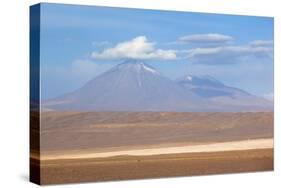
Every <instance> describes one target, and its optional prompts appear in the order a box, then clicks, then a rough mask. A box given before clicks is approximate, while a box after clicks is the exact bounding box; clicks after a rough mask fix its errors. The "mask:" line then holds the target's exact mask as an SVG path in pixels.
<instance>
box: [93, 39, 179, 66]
mask: <svg viewBox="0 0 281 188" xmlns="http://www.w3.org/2000/svg"><path fill="white" fill-rule="evenodd" d="M92 58H94V59H108V60H110V59H126V58H132V59H162V60H173V59H176V58H177V56H176V51H175V50H163V49H156V48H155V43H153V42H150V41H148V40H147V38H146V37H145V36H138V37H136V38H134V39H132V40H130V41H125V42H121V43H118V44H117V45H115V46H114V47H112V48H107V49H104V50H103V51H102V52H93V53H92Z"/></svg>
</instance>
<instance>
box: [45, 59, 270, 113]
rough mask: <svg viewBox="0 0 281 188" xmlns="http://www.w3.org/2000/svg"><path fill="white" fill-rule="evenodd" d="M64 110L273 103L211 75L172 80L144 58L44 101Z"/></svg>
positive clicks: (254, 107)
mask: <svg viewBox="0 0 281 188" xmlns="http://www.w3.org/2000/svg"><path fill="white" fill-rule="evenodd" d="M43 108H46V109H53V110H63V111H191V112H199V111H203V112H204V111H206V112H212V111H233V112H235V111H270V110H272V104H271V103H270V102H269V101H267V100H265V99H263V98H260V97H256V96H254V95H251V94H249V93H247V92H245V91H243V90H240V89H237V88H233V87H229V86H226V85H224V84H223V83H221V82H220V81H218V80H216V79H215V78H212V77H210V76H201V77H199V76H193V75H187V76H184V77H182V78H179V79H177V80H171V79H169V78H167V77H165V76H164V75H162V74H161V73H160V72H159V71H157V70H156V69H154V68H153V67H151V66H149V65H147V64H146V63H144V62H142V61H136V60H127V61H125V62H124V63H121V64H119V65H116V66H115V67H113V68H111V69H110V70H108V71H106V72H105V73H103V74H101V75H99V76H97V77H95V78H93V79H92V80H90V81H89V82H87V83H86V84H85V85H84V86H82V87H81V88H79V89H77V90H75V91H73V92H71V93H67V94H65V95H62V96H60V97H57V98H55V99H51V100H47V101H45V102H43Z"/></svg>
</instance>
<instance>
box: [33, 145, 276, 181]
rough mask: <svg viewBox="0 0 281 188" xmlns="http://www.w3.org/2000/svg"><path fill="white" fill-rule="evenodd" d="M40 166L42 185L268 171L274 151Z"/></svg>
mask: <svg viewBox="0 0 281 188" xmlns="http://www.w3.org/2000/svg"><path fill="white" fill-rule="evenodd" d="M34 162H36V161H34ZM41 165H42V166H41V167H42V168H41V174H42V179H41V184H59V183H72V182H87V181H109V180H124V179H138V178H157V177H173V176H186V175H204V174H217V173H236V172H250V171H267V170H272V169H273V149H260V150H245V151H227V152H211V153H193V154H171V155H154V156H116V157H108V158H96V159H82V160H80V159H72V160H46V161H42V163H41Z"/></svg>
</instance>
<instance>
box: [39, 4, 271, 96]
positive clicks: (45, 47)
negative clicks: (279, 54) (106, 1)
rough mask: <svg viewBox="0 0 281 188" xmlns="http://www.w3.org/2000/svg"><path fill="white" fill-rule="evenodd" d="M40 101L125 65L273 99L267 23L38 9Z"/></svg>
mask: <svg viewBox="0 0 281 188" xmlns="http://www.w3.org/2000/svg"><path fill="white" fill-rule="evenodd" d="M40 34H41V36H40V37H41V38H40V64H41V97H42V99H43V100H44V99H51V98H54V97H57V96H60V95H62V94H65V93H68V92H71V91H73V90H75V89H78V88H79V87H81V86H82V85H83V84H85V83H86V82H87V81H89V80H90V79H93V78H94V77H96V76H97V75H100V74H102V73H103V72H105V71H106V70H108V69H110V68H111V67H113V66H115V65H117V64H119V63H122V62H123V61H124V60H125V59H128V58H130V59H138V60H140V61H144V62H145V63H147V64H149V65H150V66H152V67H154V68H155V69H157V70H158V71H160V72H161V73H163V75H166V76H167V77H169V78H171V79H176V78H179V77H182V76H184V75H189V74H191V75H199V76H202V75H209V76H212V77H214V78H216V79H217V80H219V81H221V82H223V83H224V84H226V85H229V86H232V87H237V88H240V89H243V90H245V91H247V92H249V93H251V94H254V95H257V96H262V97H265V98H268V99H272V98H273V67H274V63H273V62H274V60H273V40H274V39H273V18H270V17H255V16H234V15H221V14H207V13H190V12H176V11H159V10H143V9H125V8H109V7H97V6H81V5H62V4H46V3H43V4H41V30H40Z"/></svg>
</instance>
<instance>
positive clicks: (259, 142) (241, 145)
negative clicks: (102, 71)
mask: <svg viewBox="0 0 281 188" xmlns="http://www.w3.org/2000/svg"><path fill="white" fill-rule="evenodd" d="M268 148H273V139H255V140H243V141H233V142H222V143H210V144H202V145H194V146H177V147H161V148H143V149H135V150H122V151H112V152H98V153H95V152H90V151H87V152H83V151H80V152H68V153H67V152H66V153H63V154H50V155H41V157H40V159H41V160H59V159H86V158H102V157H113V156H121V155H130V156H149V155H162V154H180V153H202V152H222V151H238V150H251V149H268Z"/></svg>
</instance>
